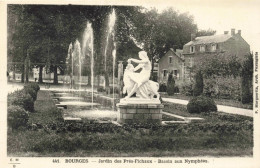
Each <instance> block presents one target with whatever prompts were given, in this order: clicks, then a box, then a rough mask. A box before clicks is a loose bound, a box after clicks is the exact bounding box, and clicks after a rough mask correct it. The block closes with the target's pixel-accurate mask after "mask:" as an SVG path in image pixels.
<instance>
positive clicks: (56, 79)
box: [53, 65, 58, 84]
mask: <svg viewBox="0 0 260 168" xmlns="http://www.w3.org/2000/svg"><path fill="white" fill-rule="evenodd" d="M57 69H58V67H57V65H55V66H54V79H53V83H54V84H58V73H57Z"/></svg>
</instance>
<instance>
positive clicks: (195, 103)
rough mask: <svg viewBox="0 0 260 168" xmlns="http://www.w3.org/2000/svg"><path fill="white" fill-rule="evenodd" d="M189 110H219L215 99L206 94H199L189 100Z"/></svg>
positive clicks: (191, 111)
mask: <svg viewBox="0 0 260 168" xmlns="http://www.w3.org/2000/svg"><path fill="white" fill-rule="evenodd" d="M187 110H188V112H189V113H201V112H211V111H217V106H216V103H215V102H214V100H213V99H211V98H209V97H205V96H198V97H194V98H192V99H191V100H190V101H189V103H188V105H187Z"/></svg>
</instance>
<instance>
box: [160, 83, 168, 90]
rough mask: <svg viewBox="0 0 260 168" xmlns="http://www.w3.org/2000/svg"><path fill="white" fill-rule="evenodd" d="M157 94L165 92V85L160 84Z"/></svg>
mask: <svg viewBox="0 0 260 168" xmlns="http://www.w3.org/2000/svg"><path fill="white" fill-rule="evenodd" d="M159 92H167V86H166V84H165V83H163V84H160V86H159Z"/></svg>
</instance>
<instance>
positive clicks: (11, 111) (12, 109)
mask: <svg viewBox="0 0 260 168" xmlns="http://www.w3.org/2000/svg"><path fill="white" fill-rule="evenodd" d="M7 116H8V117H7V118H8V119H7V122H8V126H10V127H11V128H12V129H17V128H19V127H26V126H27V123H28V120H29V114H28V112H27V111H26V110H24V109H23V108H22V107H20V106H16V105H11V106H9V107H8V108H7Z"/></svg>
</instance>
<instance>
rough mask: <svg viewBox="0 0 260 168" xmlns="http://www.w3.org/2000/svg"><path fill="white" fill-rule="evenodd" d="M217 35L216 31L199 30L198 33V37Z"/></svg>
mask: <svg viewBox="0 0 260 168" xmlns="http://www.w3.org/2000/svg"><path fill="white" fill-rule="evenodd" d="M215 34H216V30H211V29H208V30H199V31H197V33H196V37H200V36H212V35H215Z"/></svg>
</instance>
